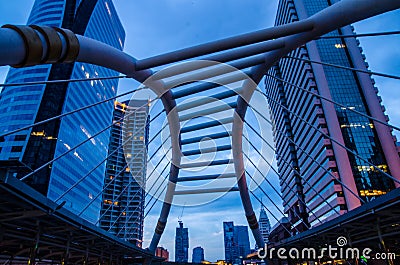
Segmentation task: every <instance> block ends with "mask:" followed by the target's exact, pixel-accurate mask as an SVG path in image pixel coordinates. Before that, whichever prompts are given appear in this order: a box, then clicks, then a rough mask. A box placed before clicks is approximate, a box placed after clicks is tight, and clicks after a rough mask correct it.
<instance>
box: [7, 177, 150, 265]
mask: <svg viewBox="0 0 400 265" xmlns="http://www.w3.org/2000/svg"><path fill="white" fill-rule="evenodd" d="M0 194H1V196H0V261H3V262H5V261H7V260H9V259H10V258H11V257H12V256H14V257H15V259H14V261H17V260H20V261H21V262H22V260H25V263H26V260H27V259H28V258H29V257H30V256H31V255H32V253H37V254H36V258H37V259H40V260H42V261H44V262H45V261H46V260H48V261H50V260H53V261H55V262H56V263H58V262H60V261H61V260H62V259H63V258H66V256H68V257H69V258H68V260H65V261H66V262H65V264H74V263H78V264H83V261H84V260H85V258H86V260H87V263H86V264H91V263H96V264H103V262H104V263H105V264H125V263H130V264H131V263H132V262H135V263H136V262H138V263H142V262H143V261H144V260H145V259H155V260H157V259H158V258H155V257H154V255H153V254H152V253H150V252H149V251H147V250H143V249H141V248H139V247H137V246H135V245H133V244H131V243H129V242H126V241H123V240H121V239H119V238H117V237H115V236H113V235H111V234H109V233H107V232H106V231H104V230H102V229H100V228H99V227H97V226H95V225H93V224H91V223H89V222H87V221H85V220H83V219H82V218H80V217H78V216H76V215H75V214H73V213H71V212H70V211H68V210H66V209H63V208H62V207H59V208H60V209H57V206H58V205H57V204H55V203H54V202H52V201H51V200H49V199H47V198H46V197H45V196H43V195H42V194H40V193H38V192H37V191H35V190H34V189H32V188H31V187H29V186H28V185H27V184H25V183H23V182H21V181H20V180H18V179H16V178H14V177H8V178H7V176H6V174H5V172H4V171H0ZM35 245H37V248H36V252H32V250H35ZM67 253H69V255H66V254H67ZM13 264H14V263H13Z"/></svg>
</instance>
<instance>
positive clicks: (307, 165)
mask: <svg viewBox="0 0 400 265" xmlns="http://www.w3.org/2000/svg"><path fill="white" fill-rule="evenodd" d="M333 3H334V1H330V0H280V2H279V6H278V12H277V16H276V22H275V24H276V25H281V24H287V23H291V22H294V21H298V20H301V19H305V18H307V17H309V16H312V15H313V14H315V13H316V12H318V11H320V10H322V9H324V8H326V7H328V6H329V5H331V4H333ZM349 34H354V29H353V27H352V26H346V27H343V28H341V29H339V30H335V31H333V32H331V33H329V34H328V36H339V35H349ZM358 45H359V43H358V41H357V40H356V39H355V38H340V37H338V38H329V39H319V40H316V41H312V42H309V43H307V44H306V45H304V46H301V47H300V48H298V49H296V50H294V51H292V52H291V53H290V54H289V55H288V57H286V58H282V59H281V60H279V62H278V63H277V64H276V65H275V66H274V67H273V68H272V69H271V70H270V71H269V75H268V76H267V77H266V88H265V89H266V93H267V95H268V96H269V97H270V98H271V99H270V100H269V105H270V112H271V116H272V119H273V123H274V138H275V143H276V149H277V163H278V167H279V173H280V176H279V177H280V183H281V191H282V194H283V201H284V210H285V212H286V213H287V214H288V216H289V220H290V222H291V223H293V224H294V227H297V229H298V230H300V231H301V230H304V229H306V227H307V226H308V225H311V226H315V225H318V224H319V223H320V222H319V220H318V218H319V219H320V220H321V221H327V220H330V219H332V218H334V217H336V216H337V215H339V214H343V213H346V212H347V211H348V210H352V209H354V208H356V207H358V206H359V205H361V201H360V200H359V199H358V198H357V197H356V196H354V195H353V194H352V192H354V193H355V194H358V195H359V196H360V197H361V198H362V199H363V200H364V201H370V200H371V199H373V198H375V197H377V196H380V195H383V194H385V193H387V192H389V191H390V190H392V189H394V187H395V185H394V182H393V181H392V180H391V179H389V178H388V177H387V176H384V174H382V173H381V172H379V171H378V170H377V169H375V168H373V167H372V166H371V165H370V164H368V163H367V162H365V161H363V159H364V160H366V161H368V162H369V163H371V164H373V165H377V167H378V168H380V169H381V170H382V171H384V172H387V173H388V174H391V175H393V176H394V177H395V178H399V167H398V165H400V164H399V155H398V153H397V149H396V147H395V139H394V138H393V136H392V134H391V132H390V130H389V128H387V127H385V126H384V125H381V124H378V123H375V122H373V121H372V120H370V119H368V118H365V117H363V116H361V115H359V114H356V113H354V112H352V111H350V110H349V109H352V110H356V111H358V112H361V113H364V114H367V115H372V116H373V117H375V118H377V119H380V120H385V115H384V113H383V111H384V108H383V106H381V105H380V102H381V99H380V97H379V96H377V93H378V90H377V88H376V87H374V81H373V80H372V79H371V77H370V76H369V75H368V74H363V73H356V72H352V71H349V70H344V69H338V68H333V67H329V66H322V65H319V64H311V63H309V62H306V61H302V60H299V59H296V58H300V59H306V60H310V59H311V60H314V61H322V62H326V63H331V64H336V65H342V66H346V67H354V68H359V69H363V70H367V69H368V65H367V64H366V62H365V56H364V55H363V54H362V49H361V48H360V47H359V46H358ZM293 85H294V86H293ZM296 86H297V87H296ZM298 87H301V88H304V89H306V90H309V91H311V92H314V93H318V94H320V95H321V96H324V97H326V98H329V99H331V100H333V101H335V102H338V103H340V104H342V105H344V106H346V107H347V108H348V109H346V108H343V107H341V106H338V105H334V104H332V103H329V102H328V101H326V100H323V99H319V98H317V97H315V96H313V95H311V94H310V93H307V92H305V91H303V90H301V89H299V88H298ZM277 102H278V103H279V104H278V103H277ZM282 106H283V107H282ZM285 108H287V109H288V110H286V109H285ZM292 113H294V114H292ZM299 117H301V118H302V119H304V120H305V121H306V122H308V123H310V124H312V125H313V126H315V127H318V128H319V130H320V131H322V132H323V133H325V134H327V135H329V136H330V137H332V138H333V139H335V140H337V141H338V142H339V143H341V144H343V145H345V146H346V147H347V148H349V149H351V150H353V151H354V152H355V153H357V154H358V155H359V156H360V157H362V158H363V159H360V158H359V157H356V156H355V155H353V154H351V153H350V152H347V151H346V150H345V149H344V148H342V147H340V146H339V145H338V144H337V143H335V142H333V141H331V140H330V139H329V138H328V137H325V136H324V135H323V134H321V133H319V132H316V131H315V130H314V129H312V128H311V126H310V125H309V124H306V123H305V122H304V121H302V120H301V119H300V118H299ZM306 154H309V156H308V155H306ZM314 160H315V161H316V163H315V162H314ZM318 164H319V165H321V166H322V167H323V168H325V169H326V170H324V169H322V168H321V167H320V166H319V165H318ZM298 173H299V174H298ZM304 202H305V203H304ZM328 204H329V205H328ZM304 223H305V225H304Z"/></svg>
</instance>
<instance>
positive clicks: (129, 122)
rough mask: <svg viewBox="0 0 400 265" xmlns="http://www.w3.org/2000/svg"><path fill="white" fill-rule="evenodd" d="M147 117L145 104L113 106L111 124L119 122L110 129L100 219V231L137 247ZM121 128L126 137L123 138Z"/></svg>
mask: <svg viewBox="0 0 400 265" xmlns="http://www.w3.org/2000/svg"><path fill="white" fill-rule="evenodd" d="M148 114H149V106H148V101H147V100H131V101H130V102H129V101H125V102H117V101H115V102H114V114H113V120H114V121H121V122H116V123H115V124H114V125H113V126H112V127H111V135H110V142H109V146H108V155H109V158H108V159H107V164H106V177H105V180H104V187H105V189H104V191H103V201H102V208H101V218H100V227H101V228H103V229H105V230H106V231H108V232H110V233H111V234H114V235H117V236H119V237H120V238H123V239H124V240H126V241H130V242H131V243H133V244H135V245H137V246H139V247H141V246H142V238H143V222H144V200H145V196H146V194H145V190H144V186H145V181H146V180H145V179H146V178H145V176H146V160H147V142H148V138H149V137H148V136H149V134H148V129H149V128H148V127H149V125H148V121H149V116H148ZM124 117H126V118H127V119H126V120H124ZM122 120H124V122H122ZM123 127H125V128H126V131H127V135H123ZM121 145H124V148H121ZM127 161H128V162H129V163H128V164H127ZM128 165H129V166H128Z"/></svg>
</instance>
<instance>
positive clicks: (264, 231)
mask: <svg viewBox="0 0 400 265" xmlns="http://www.w3.org/2000/svg"><path fill="white" fill-rule="evenodd" d="M258 222H259V224H260V232H261V235H262V237H263V239H264V242H265V243H268V236H269V232H270V231H271V224H270V222H269V219H268V216H267V213H266V212H265V209H264V207H263V206H261V210H260V218H258ZM258 247H263V246H258Z"/></svg>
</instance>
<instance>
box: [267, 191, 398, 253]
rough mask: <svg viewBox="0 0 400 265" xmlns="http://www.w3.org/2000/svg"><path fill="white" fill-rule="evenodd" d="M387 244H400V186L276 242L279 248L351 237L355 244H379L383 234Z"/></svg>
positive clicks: (316, 245) (303, 245) (315, 244)
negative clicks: (331, 218) (399, 242)
mask: <svg viewBox="0 0 400 265" xmlns="http://www.w3.org/2000/svg"><path fill="white" fill-rule="evenodd" d="M378 230H380V235H381V237H382V239H383V240H384V241H385V244H386V245H387V246H395V247H397V248H398V247H399V245H398V239H399V238H400V188H397V189H395V190H393V191H391V192H389V193H388V194H385V195H383V196H381V197H379V198H376V199H375V200H373V201H370V202H368V203H366V204H364V205H362V206H361V207H358V208H356V209H354V210H352V211H350V212H348V213H346V214H344V215H341V216H339V217H337V218H335V219H333V220H331V221H328V222H325V223H323V224H321V225H319V226H317V227H314V228H312V229H310V230H308V231H305V232H302V233H299V234H297V235H295V236H292V237H289V238H287V239H284V240H281V241H280V242H275V243H274V245H275V246H279V247H294V246H295V247H318V246H321V245H323V244H331V245H332V246H336V240H337V238H338V237H339V236H344V237H346V238H347V240H348V242H349V243H350V242H351V243H352V245H353V246H354V247H358V246H370V245H375V246H376V245H377V242H379V234H378Z"/></svg>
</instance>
